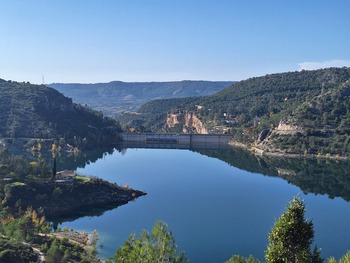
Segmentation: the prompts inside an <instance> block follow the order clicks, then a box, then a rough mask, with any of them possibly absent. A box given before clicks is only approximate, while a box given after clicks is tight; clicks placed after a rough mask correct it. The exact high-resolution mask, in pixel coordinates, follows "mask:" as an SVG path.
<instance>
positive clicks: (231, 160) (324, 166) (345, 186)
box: [193, 148, 350, 201]
mask: <svg viewBox="0 0 350 263" xmlns="http://www.w3.org/2000/svg"><path fill="white" fill-rule="evenodd" d="M193 151H195V152H198V153H201V154H204V155H207V156H210V157H214V158H217V159H220V160H222V161H224V162H226V163H228V164H230V165H232V166H235V167H237V168H239V169H243V170H246V171H249V172H253V173H261V174H264V175H268V176H275V177H281V178H283V179H285V180H287V181H288V182H289V183H291V184H293V185H296V186H298V187H299V188H300V189H301V190H302V191H303V192H304V193H314V194H322V195H324V194H326V195H328V196H329V197H330V198H334V197H341V198H343V199H344V200H347V201H350V162H348V161H335V160H317V159H296V158H292V159H291V158H288V159H287V158H269V157H265V156H255V155H251V154H250V153H249V152H246V151H243V150H240V149H232V148H231V149H193Z"/></svg>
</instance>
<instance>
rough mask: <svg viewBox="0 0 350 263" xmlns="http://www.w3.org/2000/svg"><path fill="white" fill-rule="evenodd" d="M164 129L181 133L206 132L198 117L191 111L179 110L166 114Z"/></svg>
mask: <svg viewBox="0 0 350 263" xmlns="http://www.w3.org/2000/svg"><path fill="white" fill-rule="evenodd" d="M166 129H167V130H175V131H176V132H183V133H198V134H208V130H207V129H206V128H205V127H204V124H203V122H202V121H201V120H200V119H199V117H198V116H197V115H196V114H195V113H194V112H191V111H179V112H177V113H169V114H167V119H166Z"/></svg>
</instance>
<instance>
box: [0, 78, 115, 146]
mask: <svg viewBox="0 0 350 263" xmlns="http://www.w3.org/2000/svg"><path fill="white" fill-rule="evenodd" d="M0 122H1V125H0V138H19V137H25V138H43V139H45V138H65V139H66V141H67V142H70V143H78V142H82V141H84V142H85V144H87V145H97V144H104V143H109V142H110V140H111V139H115V138H116V136H117V133H118V131H119V130H120V128H119V126H118V124H117V123H116V121H114V120H113V119H110V118H106V117H104V116H103V115H102V114H101V113H99V112H97V111H94V110H92V109H89V108H86V107H83V106H81V105H79V104H75V103H73V102H72V99H70V98H67V97H65V96H63V95H62V94H61V93H59V92H58V91H56V90H54V89H52V88H48V87H46V86H44V85H32V84H29V83H18V82H12V81H5V80H1V79H0Z"/></svg>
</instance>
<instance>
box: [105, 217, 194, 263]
mask: <svg viewBox="0 0 350 263" xmlns="http://www.w3.org/2000/svg"><path fill="white" fill-rule="evenodd" d="M176 250H177V247H176V244H175V239H174V237H173V235H172V233H171V232H169V231H168V226H167V225H166V224H165V223H163V222H156V223H155V225H154V227H153V230H152V233H151V234H150V233H148V232H147V231H145V230H144V231H142V233H141V234H140V236H139V237H137V238H135V234H134V233H133V234H131V235H130V236H129V238H128V240H126V241H125V242H124V245H123V246H121V247H119V248H118V249H117V251H116V253H115V256H114V260H113V262H116V263H119V262H125V263H135V262H140V263H141V262H164V263H165V262H172V263H182V262H188V259H187V258H186V256H185V254H184V253H183V252H180V253H179V254H177V251H176ZM110 262H112V260H110Z"/></svg>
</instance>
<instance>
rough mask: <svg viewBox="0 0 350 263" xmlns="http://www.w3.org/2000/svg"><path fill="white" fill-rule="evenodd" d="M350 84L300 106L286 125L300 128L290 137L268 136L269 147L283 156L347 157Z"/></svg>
mask: <svg viewBox="0 0 350 263" xmlns="http://www.w3.org/2000/svg"><path fill="white" fill-rule="evenodd" d="M349 105H350V82H349V81H347V82H345V83H343V84H341V85H339V86H337V87H335V88H333V89H331V90H329V91H328V92H325V93H323V94H321V95H319V96H316V97H314V98H312V99H310V100H308V101H307V102H305V103H303V104H301V105H300V106H299V107H298V108H297V109H296V110H294V111H293V113H292V114H291V117H290V118H289V119H288V123H289V124H291V125H294V126H299V127H301V128H302V130H301V132H299V133H295V134H294V135H293V136H281V135H280V136H271V143H272V144H273V145H274V146H275V147H278V148H281V149H285V150H286V152H299V153H304V152H305V153H309V154H310V153H311V154H318V155H319V156H320V155H327V154H328V155H334V156H337V155H338V156H349V154H350V107H349Z"/></svg>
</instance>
